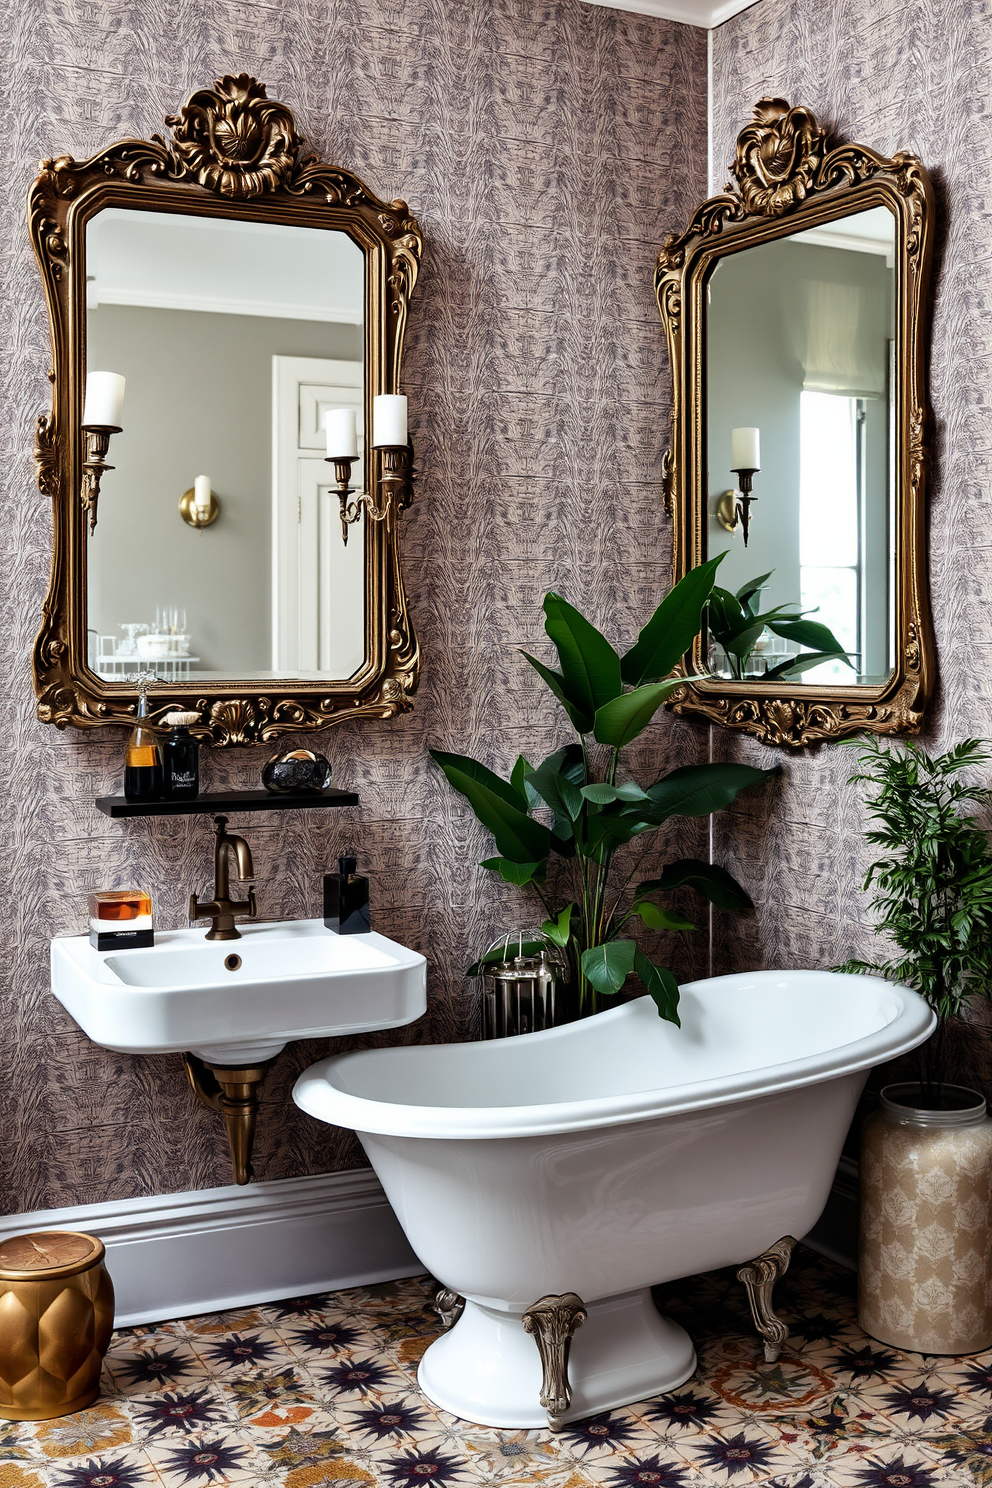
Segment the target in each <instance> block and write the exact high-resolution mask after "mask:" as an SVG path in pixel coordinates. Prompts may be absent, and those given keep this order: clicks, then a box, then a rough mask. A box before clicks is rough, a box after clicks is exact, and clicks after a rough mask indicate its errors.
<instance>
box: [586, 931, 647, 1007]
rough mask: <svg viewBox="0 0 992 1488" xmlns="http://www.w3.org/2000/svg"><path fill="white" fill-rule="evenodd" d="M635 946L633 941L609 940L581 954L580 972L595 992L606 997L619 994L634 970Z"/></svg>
mask: <svg viewBox="0 0 992 1488" xmlns="http://www.w3.org/2000/svg"><path fill="white" fill-rule="evenodd" d="M636 954H637V945H636V942H635V941H633V940H610V941H607V943H606V945H598V946H592V947H591V948H590V949H589V950H588V951H583V952H582V972H583V975H584V976H585V978H586V980H587V981H588V982H591V983H592V985H593V986H594V987H595V989H596V991H597V992H602V993H604V994H605V995H606V996H607V997H610V996H612V995H613V993H614V992H619V991H620V989H621V987H622V986H623V984H624V982H625V981H626V980H627V978H628V977H629V976H630V973H631V972H632V971H633V969H634V957H635V956H636Z"/></svg>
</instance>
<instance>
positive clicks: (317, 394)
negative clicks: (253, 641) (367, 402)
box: [272, 356, 365, 678]
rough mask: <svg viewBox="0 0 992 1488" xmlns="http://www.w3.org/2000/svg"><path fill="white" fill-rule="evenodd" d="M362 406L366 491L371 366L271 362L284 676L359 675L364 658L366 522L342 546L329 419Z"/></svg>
mask: <svg viewBox="0 0 992 1488" xmlns="http://www.w3.org/2000/svg"><path fill="white" fill-rule="evenodd" d="M328 408H354V410H355V413H356V415H357V419H358V459H357V460H356V462H355V464H354V466H353V470H352V481H351V483H352V485H353V486H355V487H356V489H364V474H363V472H364V469H365V439H364V427H363V425H364V368H363V366H362V363H361V362H338V361H331V360H330V359H328V358H326V357H286V356H274V357H273V358H272V415H273V417H272V590H273V593H272V664H273V668H274V669H275V671H276V673H277V675H281V676H294V675H296V674H297V673H308V672H319V673H321V675H323V676H327V677H333V678H338V677H342V678H343V677H350V676H353V675H354V673H355V672H356V671H358V669H359V667H360V666H361V665H362V663H363V661H364V660H365V523H364V521H360V522H358V523H356V524H355V526H353V527H352V528H351V530H350V532H349V534H348V544H347V547H346V546H345V544H344V543H343V542H342V540H341V520H340V505H339V502H338V496H337V492H336V490H335V486H334V467H333V465H328V464H327V462H326V461H325V460H324V450H325V448H326V444H325V437H324V414H325V413H326V412H327V410H328Z"/></svg>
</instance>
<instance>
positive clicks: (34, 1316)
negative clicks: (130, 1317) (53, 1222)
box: [0, 1230, 114, 1421]
mask: <svg viewBox="0 0 992 1488" xmlns="http://www.w3.org/2000/svg"><path fill="white" fill-rule="evenodd" d="M103 1257H104V1249H103V1242H102V1241H100V1240H97V1239H95V1238H94V1237H93V1236H92V1235H80V1234H77V1233H75V1232H74V1231H70V1230H48V1231H45V1232H42V1233H39V1234H33V1235H15V1236H12V1237H11V1239H9V1240H5V1241H4V1242H3V1243H2V1244H0V1418H2V1419H4V1420H7V1421H48V1420H51V1419H52V1418H53V1417H55V1416H67V1415H69V1414H71V1413H72V1412H73V1411H78V1410H83V1409H84V1408H85V1407H86V1406H87V1405H91V1404H92V1403H93V1401H94V1400H95V1399H96V1397H97V1395H98V1394H99V1393H100V1367H101V1365H102V1363H103V1356H104V1354H105V1353H106V1351H107V1345H108V1344H109V1343H110V1335H111V1333H112V1332H113V1330H114V1288H113V1285H112V1283H111V1280H110V1277H109V1276H108V1275H107V1271H106V1268H105V1267H104V1264H103Z"/></svg>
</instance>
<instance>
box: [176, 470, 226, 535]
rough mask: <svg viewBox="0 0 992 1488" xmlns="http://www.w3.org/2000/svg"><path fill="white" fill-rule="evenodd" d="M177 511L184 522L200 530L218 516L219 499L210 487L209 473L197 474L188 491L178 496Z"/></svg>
mask: <svg viewBox="0 0 992 1488" xmlns="http://www.w3.org/2000/svg"><path fill="white" fill-rule="evenodd" d="M179 511H180V514H181V516H182V519H183V521H184V522H188V523H189V525H190V526H191V527H195V528H196V529H197V531H198V532H202V531H203V529H204V527H209V526H210V524H211V522H216V520H217V518H218V517H219V516H220V501H219V500H218V498H217V497H216V496H215V495H214V493H213V491H212V490H211V489H210V477H209V475H198V476H197V477H196V480H195V481H194V483H193V485H192V486H190V488H189V490H188V491H184V492H183V494H182V495H181V496H180V498H179Z"/></svg>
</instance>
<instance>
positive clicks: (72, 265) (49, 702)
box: [29, 76, 421, 744]
mask: <svg viewBox="0 0 992 1488" xmlns="http://www.w3.org/2000/svg"><path fill="white" fill-rule="evenodd" d="M166 122H167V124H169V125H170V126H171V129H172V140H171V144H170V143H166V141H165V140H164V139H162V138H161V137H159V136H155V137H153V138H152V139H151V140H149V141H145V140H124V141H120V142H118V143H116V144H112V145H110V146H109V147H108V148H107V149H105V150H103V151H101V152H100V154H98V155H96V156H94V157H93V158H92V159H90V160H84V161H75V160H72V159H70V158H69V157H67V156H63V157H61V158H59V159H56V160H48V161H44V162H43V163H42V169H41V174H40V175H39V177H38V178H37V180H36V181H35V183H34V186H33V188H32V191H31V196H30V201H29V219H30V229H31V236H32V241H33V244H34V248H35V252H36V254H37V256H38V260H39V263H40V265H41V269H42V274H43V277H44V283H45V292H46V296H47V300H48V307H49V314H50V319H51V329H52V345H53V358H52V367H53V370H52V385H53V396H52V412H51V414H50V415H45V416H43V417H42V418H40V419H39V420H38V438H37V449H36V458H37V466H38V484H39V486H40V489H41V490H42V492H43V493H44V494H45V495H48V496H51V498H52V502H53V511H54V550H53V558H52V576H51V584H50V588H49V593H48V597H47V600H46V603H45V610H44V617H43V622H42V628H41V633H40V635H39V637H38V640H37V643H36V646H35V656H34V669H35V688H36V692H37V694H38V698H39V704H38V712H39V716H40V717H41V718H42V719H43V720H45V721H46V722H50V723H55V724H57V725H58V726H59V727H64V726H66V725H67V724H68V725H75V726H77V727H87V726H93V725H101V724H113V723H120V724H129V723H130V722H131V721H132V720H133V715H134V709H135V702H136V692H135V689H134V684H133V681H129V680H128V679H129V678H133V675H134V674H135V673H136V672H138V671H145V672H148V671H151V672H154V673H155V674H156V676H157V677H158V678H159V684H158V685H157V686H156V687H155V689H154V691H153V693H152V697H153V702H154V712H155V714H156V715H160V714H161V713H163V712H166V711H168V710H169V709H170V708H176V707H180V708H183V709H191V710H192V709H195V710H197V711H198V712H199V713H200V715H201V719H202V730H201V732H202V733H203V735H204V736H205V737H209V738H210V739H211V740H212V741H213V742H214V743H217V744H245V743H252V742H255V741H264V740H270V739H274V738H276V737H277V736H278V735H281V734H286V733H292V732H298V731H303V730H307V729H314V728H321V727H324V726H326V725H327V724H330V723H335V722H337V721H339V720H340V719H342V718H345V717H355V716H367V717H377V718H386V717H389V716H390V715H392V714H394V713H396V712H397V711H399V710H401V709H404V708H407V707H409V706H410V698H411V694H412V693H413V691H414V689H415V686H416V681H417V667H418V653H417V645H416V640H415V637H414V632H413V628H412V625H411V622H410V619H409V616H408V614H407V605H406V599H405V596H404V590H403V581H402V574H401V568H400V551H399V517H400V513H401V512H402V510H403V509H404V507H406V506H407V505H408V504H409V501H410V497H411V460H412V450H411V447H410V444H409V441H408V438H407V434H406V427H405V400H403V399H402V398H399V397H398V396H397V395H398V394H399V379H400V363H401V357H402V349H403V335H404V330H405V326H406V319H407V308H408V304H409V299H410V295H411V292H412V290H413V287H414V284H415V282H416V278H417V272H418V267H419V263H420V253H421V237H420V232H419V229H418V227H417V223H416V221H415V220H414V219H413V218H412V217H411V216H410V215H409V212H408V209H407V206H406V203H405V202H402V201H394V202H391V203H386V202H382V201H379V200H378V199H377V198H376V197H375V196H373V195H372V193H371V192H370V191H369V190H368V189H367V188H366V187H365V186H364V185H363V184H362V183H361V182H360V181H359V180H358V179H357V178H356V177H355V176H353V175H350V174H349V173H348V172H347V171H344V170H340V169H337V168H336V167H333V166H330V165H327V164H325V163H323V162H322V161H320V160H319V159H318V158H317V157H316V156H314V155H311V154H308V153H306V151H305V149H304V145H303V141H302V140H301V138H300V136H299V134H298V133H297V130H296V125H295V122H294V119H293V115H292V114H291V112H290V111H289V109H288V108H286V107H285V106H284V105H282V104H280V103H277V102H275V101H274V100H272V99H269V98H267V96H266V92H265V88H264V87H263V86H262V85H261V84H260V83H258V82H256V81H255V80H254V79H253V78H249V77H247V76H240V77H225V78H222V79H219V80H218V81H217V82H216V83H215V85H214V87H213V88H204V89H201V90H200V91H199V92H197V93H194V94H193V95H192V96H191V97H190V99H189V100H188V102H187V103H186V105H185V106H184V107H183V109H182V110H181V111H180V113H179V114H178V115H176V116H175V117H170V118H168V119H167V120H166ZM108 374H109V375H108ZM122 395H123V407H122V406H121V397H122ZM328 415H330V419H329V421H328V417H327V416H328ZM366 431H368V438H366ZM332 457H336V458H332Z"/></svg>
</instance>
